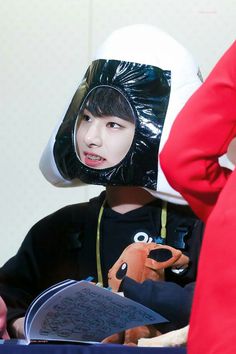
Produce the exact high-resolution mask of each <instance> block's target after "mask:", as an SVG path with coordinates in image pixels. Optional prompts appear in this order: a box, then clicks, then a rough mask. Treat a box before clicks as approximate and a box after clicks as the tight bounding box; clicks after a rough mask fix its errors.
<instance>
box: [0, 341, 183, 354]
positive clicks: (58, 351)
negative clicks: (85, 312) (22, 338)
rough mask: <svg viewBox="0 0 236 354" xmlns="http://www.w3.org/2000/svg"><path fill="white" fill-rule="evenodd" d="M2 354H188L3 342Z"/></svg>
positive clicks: (123, 347)
mask: <svg viewBox="0 0 236 354" xmlns="http://www.w3.org/2000/svg"><path fill="white" fill-rule="evenodd" d="M0 354H186V349H185V348H180V347H179V348H155V347H152V348H151V347H145V348H143V347H131V346H126V345H118V344H93V345H89V344H30V345H22V344H16V343H15V342H14V341H11V340H10V341H4V342H3V341H2V343H0Z"/></svg>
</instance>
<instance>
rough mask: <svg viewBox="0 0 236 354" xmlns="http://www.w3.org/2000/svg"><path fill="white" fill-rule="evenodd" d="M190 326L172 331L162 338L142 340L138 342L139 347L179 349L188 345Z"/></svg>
mask: <svg viewBox="0 0 236 354" xmlns="http://www.w3.org/2000/svg"><path fill="white" fill-rule="evenodd" d="M188 329H189V326H186V327H183V328H180V329H177V330H175V331H171V332H168V333H165V334H162V335H161V336H158V337H155V338H151V339H147V338H141V339H140V340H139V341H138V346H139V347H178V346H183V345H186V343H187V337H188Z"/></svg>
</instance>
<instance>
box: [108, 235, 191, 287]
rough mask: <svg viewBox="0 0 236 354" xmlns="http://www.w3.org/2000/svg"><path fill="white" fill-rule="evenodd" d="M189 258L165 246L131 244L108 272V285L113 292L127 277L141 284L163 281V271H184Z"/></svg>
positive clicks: (152, 243)
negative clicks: (167, 269) (170, 269)
mask: <svg viewBox="0 0 236 354" xmlns="http://www.w3.org/2000/svg"><path fill="white" fill-rule="evenodd" d="M188 264H189V258H188V257H187V256H185V255H184V254H183V253H182V252H181V251H180V250H177V249H175V248H173V247H170V246H166V245H159V244H156V243H154V242H151V243H143V242H138V243H133V244H131V245H129V246H128V247H127V248H126V249H125V250H124V251H123V252H122V254H121V256H120V257H119V259H118V260H117V261H116V263H115V264H114V265H113V267H112V268H111V269H110V270H109V273H108V283H109V286H110V287H111V288H112V290H113V291H118V290H119V287H120V284H121V281H122V279H123V278H124V277H125V276H127V277H129V278H132V279H134V280H135V281H137V282H139V283H142V282H143V281H144V280H147V279H151V280H164V279H165V269H166V268H169V267H171V268H172V269H173V270H175V269H176V270H179V269H184V268H186V267H187V266H188Z"/></svg>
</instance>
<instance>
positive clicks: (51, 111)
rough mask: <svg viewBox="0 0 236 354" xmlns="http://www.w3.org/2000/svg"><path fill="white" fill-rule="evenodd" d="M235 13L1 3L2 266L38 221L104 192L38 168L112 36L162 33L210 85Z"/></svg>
mask: <svg viewBox="0 0 236 354" xmlns="http://www.w3.org/2000/svg"><path fill="white" fill-rule="evenodd" d="M235 13H236V2H235V0H224V1H222V0H7V1H6V0H0V103H1V106H0V112H1V115H0V151H1V154H0V169H1V170H0V171H1V172H0V173H1V183H0V228H1V234H0V237H1V239H0V241H1V242H0V265H1V264H2V263H4V262H5V261H6V260H7V259H8V258H9V257H10V256H12V255H13V254H14V253H15V252H16V251H17V249H18V247H19V245H20V243H21V242H22V240H23V238H24V237H25V235H26V232H27V231H28V229H29V228H30V227H31V226H32V225H33V224H34V223H35V222H36V221H37V220H39V219H40V218H42V217H43V216H45V215H47V214H48V213H51V212H53V211H54V210H56V209H58V208H60V207H61V206H64V205H66V204H70V203H76V202H81V201H85V200H88V199H89V198H90V197H92V196H93V195H96V194H97V193H98V191H100V190H101V188H100V187H96V186H89V187H78V188H76V189H71V190H70V189H58V188H55V187H53V186H51V185H50V184H49V183H48V182H46V181H45V180H44V178H43V177H42V175H41V173H40V171H39V169H38V162H39V158H40V155H41V152H42V150H43V148H44V146H45V144H46V142H47V140H48V138H49V135H50V133H51V131H52V129H53V127H54V125H55V123H56V122H57V120H58V119H60V118H61V117H62V116H63V115H64V113H65V111H66V109H67V107H68V104H69V102H70V99H71V98H72V95H73V94H74V91H75V89H76V87H77V85H78V84H79V82H80V79H81V77H82V74H83V73H84V71H85V69H86V67H87V64H88V63H89V60H90V58H91V54H92V53H93V51H94V50H95V49H96V47H97V46H98V45H99V43H100V42H101V41H102V40H103V39H104V38H105V37H106V36H107V34H109V33H110V32H111V31H112V30H113V29H116V28H118V27H121V26H123V25H127V24H132V23H150V24H153V25H156V26H158V27H160V28H162V29H163V30H165V31H167V32H169V33H170V34H171V35H173V36H174V37H175V38H176V39H177V40H179V41H180V42H181V43H182V44H183V45H184V46H186V47H187V48H188V49H189V50H190V51H191V52H192V53H193V55H194V56H195V58H196V59H197V61H198V62H199V64H200V67H201V69H202V73H203V76H204V77H206V75H207V74H208V73H209V71H210V69H211V68H212V67H213V65H214V64H215V63H216V61H217V60H218V59H219V57H220V56H221V54H222V53H223V52H224V51H225V50H226V48H227V47H228V46H229V45H230V44H231V43H232V42H233V40H234V39H235V29H236V25H235V23H236V18H235V17H236V16H235Z"/></svg>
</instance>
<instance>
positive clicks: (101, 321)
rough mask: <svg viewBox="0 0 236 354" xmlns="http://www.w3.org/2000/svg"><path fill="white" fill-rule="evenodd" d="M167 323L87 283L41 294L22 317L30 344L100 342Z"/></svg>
mask: <svg viewBox="0 0 236 354" xmlns="http://www.w3.org/2000/svg"><path fill="white" fill-rule="evenodd" d="M163 322H168V321H167V320H166V319H165V318H164V317H162V316H161V315H159V314H158V313H156V312H154V311H152V310H150V309H149V308H147V307H145V306H143V305H141V304H139V303H137V302H135V301H133V300H130V299H128V298H126V297H123V296H120V295H118V294H116V293H113V292H111V291H110V290H108V289H106V288H102V287H99V286H97V285H95V284H92V283H90V282H88V281H84V280H83V281H76V280H65V281H63V282H61V283H58V284H56V285H54V286H52V287H50V288H48V289H46V290H45V291H44V292H43V293H41V294H40V295H39V296H38V297H37V298H36V299H35V300H34V301H33V302H32V304H31V305H30V307H29V309H28V310H27V313H26V316H25V323H24V329H25V336H26V340H27V341H28V342H31V341H37V340H39V341H73V342H100V341H102V340H103V339H104V338H106V337H108V336H110V335H111V334H114V333H118V332H121V331H123V330H125V329H128V328H133V327H137V326H141V325H147V324H154V323H163Z"/></svg>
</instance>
